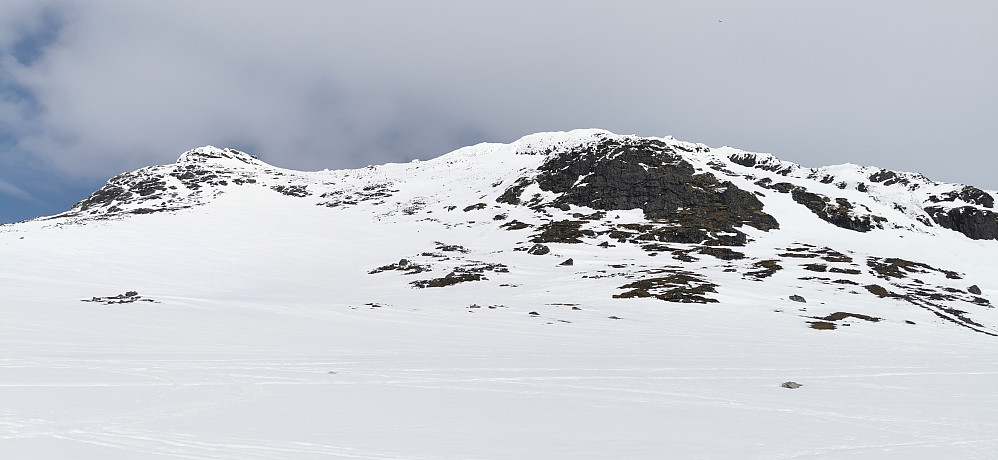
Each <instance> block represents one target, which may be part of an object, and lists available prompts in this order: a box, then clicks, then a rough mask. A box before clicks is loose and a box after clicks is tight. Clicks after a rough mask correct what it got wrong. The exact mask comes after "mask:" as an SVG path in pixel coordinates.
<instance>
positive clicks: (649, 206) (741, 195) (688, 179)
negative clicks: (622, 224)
mask: <svg viewBox="0 0 998 460" xmlns="http://www.w3.org/2000/svg"><path fill="white" fill-rule="evenodd" d="M539 170H540V174H538V176H537V177H536V179H535V180H536V183H537V184H538V185H539V186H540V188H541V189H542V190H544V191H549V192H554V193H557V194H560V196H559V197H558V198H556V199H555V200H554V201H553V202H551V203H546V204H544V205H546V206H553V207H563V206H564V205H577V206H586V207H590V208H593V209H600V210H625V209H635V208H638V209H641V210H642V211H644V214H645V217H647V218H649V219H652V220H654V221H656V222H659V223H666V224H672V225H670V228H669V230H668V231H660V232H658V233H657V234H656V235H654V238H653V239H655V240H658V241H669V242H677V243H680V242H681V243H702V242H704V241H713V240H717V239H718V238H717V237H714V236H711V235H712V234H716V233H735V234H737V235H740V236H741V238H732V239H730V240H731V241H726V242H721V243H718V244H720V245H741V244H745V238H744V236H745V235H744V233H742V232H740V231H738V230H735V227H740V226H742V225H749V226H751V227H755V228H757V229H760V230H771V229H776V228H779V223H778V222H777V221H776V219H774V218H773V217H772V216H770V215H769V214H766V213H765V212H763V211H762V208H763V205H762V202H760V201H759V200H758V198H756V197H755V195H753V194H752V193H749V192H747V191H745V190H742V189H739V188H738V187H736V186H735V185H734V184H732V183H731V182H727V181H724V182H721V181H718V179H717V178H716V177H715V176H714V175H713V174H711V173H701V174H697V173H696V170H695V169H694V168H693V166H692V165H691V164H690V163H688V162H686V161H685V160H683V159H682V157H681V156H680V155H679V154H678V153H676V151H675V150H674V148H673V147H672V146H669V145H667V144H665V143H664V142H661V141H657V140H649V139H636V140H603V141H600V142H598V143H596V144H593V145H588V146H580V147H577V148H575V149H574V150H569V151H565V152H559V153H552V154H550V156H549V157H548V159H547V160H546V161H545V163H544V164H543V165H542V166H541V167H540V168H539ZM529 184H530V181H527V180H519V181H517V182H516V183H514V184H513V185H512V186H511V187H510V188H508V189H507V190H506V191H505V193H503V194H502V196H500V197H499V199H498V201H500V202H504V203H512V204H521V203H524V202H523V201H521V199H522V198H523V197H521V196H520V195H521V194H522V193H523V190H524V189H525V188H526V187H527V186H528V185H529ZM525 204H527V205H528V206H532V207H533V206H539V205H541V203H539V202H536V200H534V201H527V202H526V203H525ZM542 239H544V238H543V237H542ZM535 241H537V240H535Z"/></svg>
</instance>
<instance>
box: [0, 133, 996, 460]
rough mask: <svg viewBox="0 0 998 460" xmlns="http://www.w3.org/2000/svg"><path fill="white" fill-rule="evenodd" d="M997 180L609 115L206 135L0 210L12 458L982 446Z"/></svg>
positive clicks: (4, 451) (720, 453) (573, 454)
mask: <svg viewBox="0 0 998 460" xmlns="http://www.w3.org/2000/svg"><path fill="white" fill-rule="evenodd" d="M995 193H996V192H994V191H986V190H981V189H978V188H975V187H972V186H963V185H954V184H944V183H937V182H933V181H931V180H929V179H928V178H926V177H924V176H922V175H920V174H912V173H902V172H894V171H887V170H883V169H879V168H872V167H863V166H856V165H851V164H848V165H839V166H829V167H822V168H803V167H801V166H799V165H796V164H793V163H790V162H786V161H782V160H779V159H778V158H776V157H774V156H772V155H769V154H759V153H751V152H744V151H741V150H737V149H733V148H728V147H722V148H711V147H708V146H706V145H703V144H694V143H689V142H682V141H678V140H675V139H673V138H641V137H635V136H621V135H616V134H612V133H609V132H606V131H601V130H578V131H572V132H567V133H541V134H535V135H531V136H526V137H524V138H522V139H520V140H518V141H516V142H513V143H511V144H480V145H476V146H471V147H465V148H462V149H459V150H457V151H454V152H451V153H448V154H446V155H443V156H441V157H439V158H435V159H433V160H429V161H414V162H412V163H407V164H387V165H379V166H369V167H367V168H363V169H358V170H338V171H317V172H301V171H292V170H287V169H282V168H278V167H275V166H271V165H269V164H266V163H264V162H262V161H260V160H259V159H257V158H255V157H253V156H251V155H248V154H246V153H243V152H239V151H236V150H232V149H219V148H215V147H201V148H198V149H194V150H191V151H188V152H185V153H184V154H183V155H181V157H180V158H179V159H178V160H177V162H176V163H174V164H170V165H161V166H152V167H148V168H143V169H140V170H137V171H133V172H129V173H125V174H122V175H119V176H117V177H114V178H112V179H111V180H110V181H108V183H107V185H105V186H104V187H102V188H101V189H100V190H98V191H96V192H95V193H94V194H93V195H91V196H90V197H88V198H87V199H85V200H83V201H81V202H80V203H78V204H77V205H76V206H74V207H73V208H72V209H70V210H69V211H67V212H65V213H62V214H59V215H56V216H51V217H46V218H39V219H35V220H32V221H28V222H23V223H18V224H12V225H5V226H0V257H2V260H4V263H3V265H2V266H0V280H2V281H0V283H3V285H4V286H6V288H5V291H7V292H5V295H4V297H5V300H4V302H3V304H4V305H3V307H2V314H3V317H4V318H5V320H4V323H3V325H4V327H5V332H4V333H3V334H2V335H0V342H2V343H3V352H2V353H3V354H2V355H0V360H2V361H0V366H3V369H4V370H3V374H2V377H0V386H3V387H4V388H5V390H4V391H3V392H0V402H2V405H0V407H3V408H4V409H0V456H3V457H4V458H17V457H31V458H61V457H63V456H64V454H65V453H67V452H72V453H73V456H74V457H76V458H117V457H120V458H136V457H141V458H252V457H260V458H330V457H331V458H340V457H342V458H434V459H438V458H441V459H442V458H454V459H457V458H580V457H582V458H585V457H588V458H667V457H676V458H733V457H737V458H819V457H820V458H989V457H988V456H989V455H992V453H993V452H995V451H998V438H996V437H995V436H994V435H993V433H995V432H998V417H996V416H998V392H996V391H995V390H994V388H996V386H995V384H996V383H998V346H996V343H998V342H995V340H998V312H996V310H995V308H994V307H993V305H992V301H993V299H994V296H995V295H996V294H998V282H996V281H995V280H996V279H998V266H996V264H995V263H994V261H995V260H998V241H996V240H998V213H996V212H995V211H994V198H993V197H994V194H995ZM789 380H793V381H794V382H797V383H800V384H802V386H801V387H799V388H793V389H788V388H784V387H781V383H784V382H786V381H789ZM790 386H793V385H790Z"/></svg>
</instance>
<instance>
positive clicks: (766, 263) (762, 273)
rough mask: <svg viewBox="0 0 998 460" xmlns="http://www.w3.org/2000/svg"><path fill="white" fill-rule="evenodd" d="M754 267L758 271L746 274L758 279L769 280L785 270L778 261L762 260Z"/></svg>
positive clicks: (754, 264)
mask: <svg viewBox="0 0 998 460" xmlns="http://www.w3.org/2000/svg"><path fill="white" fill-rule="evenodd" d="M752 266H753V267H755V268H757V269H758V270H755V271H751V272H748V273H745V275H746V276H752V277H755V278H756V279H760V280H761V279H763V278H769V277H770V276H773V275H775V274H776V272H778V271H780V270H783V267H782V266H781V265H780V264H779V261H778V260H772V259H770V260H760V261H758V262H755V263H753V264H752Z"/></svg>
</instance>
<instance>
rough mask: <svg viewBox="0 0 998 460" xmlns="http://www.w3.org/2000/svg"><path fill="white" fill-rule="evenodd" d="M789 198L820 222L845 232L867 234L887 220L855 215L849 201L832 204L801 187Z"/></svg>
mask: <svg viewBox="0 0 998 460" xmlns="http://www.w3.org/2000/svg"><path fill="white" fill-rule="evenodd" d="M790 196H791V197H793V199H794V201H796V202H798V203H800V204H802V205H804V206H806V207H807V208H808V209H810V210H811V212H813V213H814V214H815V215H817V216H818V217H820V218H821V220H823V221H825V222H828V223H830V224H832V225H835V226H836V227H841V228H844V229H847V230H854V231H857V232H868V231H870V230H873V229H874V228H883V225H882V223H883V222H885V221H886V220H887V219H885V218H883V217H880V216H875V215H871V214H866V215H856V214H855V213H854V212H853V205H852V203H850V202H849V200H847V199H845V198H836V199H835V203H834V204H833V203H832V202H831V199H829V198H828V197H827V196H824V195H819V194H817V193H811V192H808V191H806V190H805V189H804V188H803V187H797V188H795V189H793V190H792V191H791V192H790Z"/></svg>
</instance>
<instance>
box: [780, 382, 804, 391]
mask: <svg viewBox="0 0 998 460" xmlns="http://www.w3.org/2000/svg"><path fill="white" fill-rule="evenodd" d="M780 386H781V387H783V388H790V389H791V390H795V389H797V388H800V387H802V386H803V385H801V384H799V383H797V382H783V383H782V384H781V385H780Z"/></svg>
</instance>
